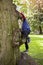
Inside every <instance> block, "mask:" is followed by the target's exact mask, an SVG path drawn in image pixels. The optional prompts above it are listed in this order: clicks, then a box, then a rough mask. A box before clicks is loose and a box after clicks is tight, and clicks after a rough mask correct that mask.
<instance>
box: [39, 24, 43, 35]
mask: <svg viewBox="0 0 43 65" xmlns="http://www.w3.org/2000/svg"><path fill="white" fill-rule="evenodd" d="M39 34H42V28H41V25H40V26H39Z"/></svg>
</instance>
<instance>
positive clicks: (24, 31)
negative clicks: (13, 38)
mask: <svg viewBox="0 0 43 65" xmlns="http://www.w3.org/2000/svg"><path fill="white" fill-rule="evenodd" d="M20 19H21V20H22V22H21V21H20V20H19V21H18V22H20V23H19V26H20V31H21V38H22V41H23V42H24V43H25V47H26V50H25V51H24V52H28V48H29V47H28V43H29V42H30V38H29V37H28V34H30V26H29V24H28V22H27V20H26V17H25V16H24V15H23V14H22V13H20Z"/></svg>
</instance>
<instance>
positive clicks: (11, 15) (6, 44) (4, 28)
mask: <svg viewBox="0 0 43 65" xmlns="http://www.w3.org/2000/svg"><path fill="white" fill-rule="evenodd" d="M17 20H18V12H16V6H15V5H13V4H12V0H0V65H15V64H16V61H17V60H18V57H19V56H20V52H19V47H18V42H16V41H17V40H18V35H19V33H18V22H17ZM13 44H14V48H13ZM16 45H17V46H16Z"/></svg>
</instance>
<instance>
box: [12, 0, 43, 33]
mask: <svg viewBox="0 0 43 65" xmlns="http://www.w3.org/2000/svg"><path fill="white" fill-rule="evenodd" d="M13 1H14V3H15V4H16V5H17V6H18V11H20V12H23V13H24V15H25V16H26V17H27V18H28V20H29V23H30V26H31V30H32V31H33V32H34V33H37V34H39V33H40V29H39V26H41V30H42V32H43V0H23V1H22V0H13Z"/></svg>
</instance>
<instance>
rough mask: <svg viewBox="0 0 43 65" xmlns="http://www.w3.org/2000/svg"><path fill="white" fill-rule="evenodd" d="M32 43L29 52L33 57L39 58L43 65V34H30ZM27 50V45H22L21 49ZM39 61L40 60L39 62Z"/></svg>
mask: <svg viewBox="0 0 43 65" xmlns="http://www.w3.org/2000/svg"><path fill="white" fill-rule="evenodd" d="M30 39H31V41H30V43H29V44H28V45H29V52H28V54H29V55H31V56H32V57H34V58H36V59H39V61H40V64H39V65H43V35H30ZM24 50H25V45H24V44H23V45H22V46H21V47H20V51H24ZM39 61H38V62H39Z"/></svg>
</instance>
